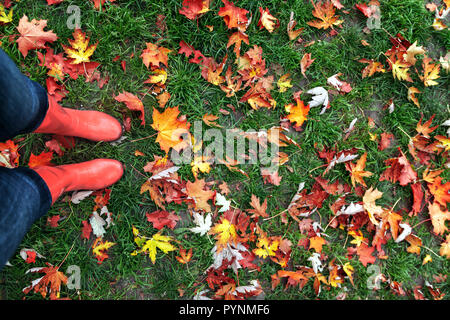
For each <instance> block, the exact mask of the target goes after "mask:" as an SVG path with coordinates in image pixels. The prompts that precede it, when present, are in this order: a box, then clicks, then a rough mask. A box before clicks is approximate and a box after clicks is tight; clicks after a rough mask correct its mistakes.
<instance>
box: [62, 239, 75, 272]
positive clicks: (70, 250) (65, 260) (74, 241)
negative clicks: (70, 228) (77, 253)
mask: <svg viewBox="0 0 450 320" xmlns="http://www.w3.org/2000/svg"><path fill="white" fill-rule="evenodd" d="M74 245H75V241H74V242H73V243H72V246H71V247H70V249H69V252H67V254H66V256H65V257H64V259H63V260H62V261H61V263H60V264H59V265H58V269H59V268H60V267H61V266H62V264H63V263H64V261H66V259H67V257H68V256H69V253H70V252H71V251H72V249H73V246H74Z"/></svg>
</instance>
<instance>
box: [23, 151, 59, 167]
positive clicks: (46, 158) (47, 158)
mask: <svg viewBox="0 0 450 320" xmlns="http://www.w3.org/2000/svg"><path fill="white" fill-rule="evenodd" d="M52 159H53V151H50V152H42V153H41V154H40V155H38V156H36V155H34V154H33V152H32V153H31V155H30V160H29V162H28V167H29V168H37V167H41V166H52V165H53V164H52V163H51V161H52Z"/></svg>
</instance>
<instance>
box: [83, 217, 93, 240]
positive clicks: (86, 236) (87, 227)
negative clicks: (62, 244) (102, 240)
mask: <svg viewBox="0 0 450 320" xmlns="http://www.w3.org/2000/svg"><path fill="white" fill-rule="evenodd" d="M81 222H82V223H83V228H82V229H81V238H84V239H89V237H90V236H91V232H92V227H91V225H90V224H89V222H87V221H86V220H83V221H81Z"/></svg>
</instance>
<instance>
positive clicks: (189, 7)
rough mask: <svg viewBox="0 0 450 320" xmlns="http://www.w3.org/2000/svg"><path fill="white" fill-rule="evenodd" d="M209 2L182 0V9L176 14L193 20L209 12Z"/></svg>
mask: <svg viewBox="0 0 450 320" xmlns="http://www.w3.org/2000/svg"><path fill="white" fill-rule="evenodd" d="M209 2H210V0H184V1H183V7H182V8H181V9H180V10H179V11H178V12H179V13H180V14H182V15H184V16H185V17H186V18H188V19H190V20H194V19H197V18H198V17H199V16H201V15H202V14H204V13H206V12H208V11H209Z"/></svg>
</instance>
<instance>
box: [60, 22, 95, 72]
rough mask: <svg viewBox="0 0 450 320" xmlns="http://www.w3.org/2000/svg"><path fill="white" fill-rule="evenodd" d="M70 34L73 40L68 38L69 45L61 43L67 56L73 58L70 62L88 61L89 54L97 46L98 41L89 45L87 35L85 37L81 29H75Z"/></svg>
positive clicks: (92, 52) (90, 54)
mask: <svg viewBox="0 0 450 320" xmlns="http://www.w3.org/2000/svg"><path fill="white" fill-rule="evenodd" d="M72 36H73V38H74V40H71V39H69V43H70V47H68V46H65V45H62V47H63V48H64V51H65V52H66V54H67V56H68V57H69V58H72V59H73V60H72V62H71V63H73V64H79V63H82V62H89V61H90V60H89V58H90V56H92V54H94V51H95V49H96V48H97V44H98V41H97V43H96V44H92V45H89V37H88V38H86V34H85V33H84V32H83V31H81V29H75V31H74V32H73V34H72Z"/></svg>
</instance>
